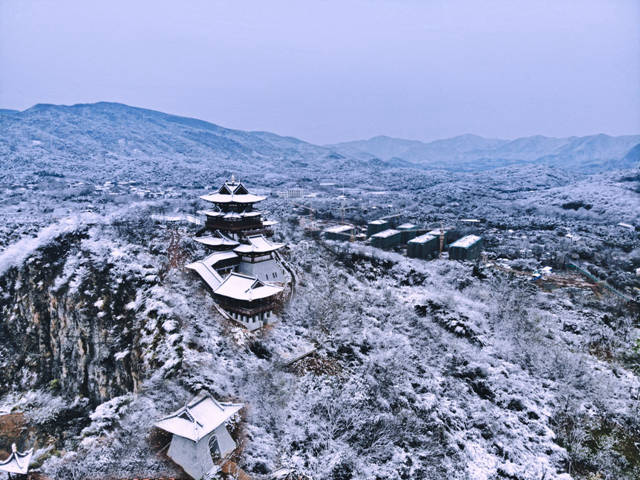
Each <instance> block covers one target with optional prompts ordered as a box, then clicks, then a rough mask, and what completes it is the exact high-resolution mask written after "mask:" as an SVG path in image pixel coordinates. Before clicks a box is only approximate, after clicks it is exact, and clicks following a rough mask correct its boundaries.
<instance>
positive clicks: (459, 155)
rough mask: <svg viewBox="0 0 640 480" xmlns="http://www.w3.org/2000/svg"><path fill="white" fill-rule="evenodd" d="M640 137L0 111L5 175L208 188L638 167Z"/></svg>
mask: <svg viewBox="0 0 640 480" xmlns="http://www.w3.org/2000/svg"><path fill="white" fill-rule="evenodd" d="M639 143H640V135H636V136H624V137H610V136H607V135H592V136H588V137H570V138H549V137H543V136H535V137H526V138H519V139H516V140H500V139H488V138H483V137H479V136H477V135H460V136H457V137H453V138H448V139H443V140H436V141H433V142H429V143H425V142H420V141H417V140H403V139H398V138H392V137H385V136H378V137H374V138H371V139H369V140H359V141H354V142H347V143H340V144H336V145H326V146H319V145H313V144H311V143H308V142H304V141H302V140H299V139H297V138H293V137H286V136H280V135H276V134H273V133H269V132H248V131H242V130H232V129H229V128H224V127H221V126H218V125H215V124H212V123H209V122H205V121H202V120H197V119H194V118H187V117H180V116H176V115H169V114H166V113H162V112H157V111H153V110H146V109H142V108H136V107H130V106H127V105H123V104H118V103H107V102H100V103H95V104H80V105H73V106H62V105H45V104H39V105H35V106H34V107H32V108H29V109H27V110H25V111H22V112H18V111H13V110H0V178H1V177H2V175H3V173H15V172H36V171H37V172H44V173H51V174H65V175H72V174H78V175H79V176H83V177H95V178H96V179H104V180H107V179H108V180H119V179H127V180H135V179H138V180H141V181H159V182H162V181H164V180H167V179H173V181H175V179H176V178H177V176H180V178H184V179H185V181H187V180H189V181H201V182H208V181H209V180H207V179H210V178H212V177H215V176H219V175H221V174H225V175H226V174H228V173H234V172H235V173H238V174H246V172H252V174H253V175H256V176H260V175H267V174H268V175H271V176H272V177H273V178H285V177H288V176H291V174H292V173H294V171H300V173H303V174H304V175H307V173H309V174H313V172H316V173H317V172H324V173H326V174H335V173H337V172H339V171H341V170H342V169H364V170H372V169H389V168H417V169H442V170H449V171H481V170H489V169H494V168H500V167H505V166H518V165H547V166H553V167H562V168H566V169H568V170H572V171H575V172H593V171H602V170H608V169H618V168H628V167H631V166H634V165H635V164H637V160H635V158H637V154H635V153H631V152H630V151H631V149H632V148H633V147H635V146H636V145H638V144H639Z"/></svg>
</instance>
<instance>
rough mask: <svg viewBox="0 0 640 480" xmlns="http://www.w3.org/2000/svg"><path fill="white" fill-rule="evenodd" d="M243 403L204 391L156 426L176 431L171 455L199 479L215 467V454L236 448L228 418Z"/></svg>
mask: <svg viewBox="0 0 640 480" xmlns="http://www.w3.org/2000/svg"><path fill="white" fill-rule="evenodd" d="M242 407H243V405H242V404H239V403H222V402H218V401H217V400H216V399H214V398H213V397H212V396H211V395H209V394H208V393H204V392H201V393H200V394H199V395H197V396H196V397H195V398H194V399H193V400H191V401H190V402H189V403H188V404H187V405H185V406H184V407H182V408H180V409H179V410H177V411H175V412H173V413H172V414H170V415H168V416H166V417H164V418H163V419H162V420H160V421H159V422H157V423H156V424H155V426H156V427H157V428H160V429H162V430H164V431H166V432H169V433H171V434H173V437H172V438H171V444H170V446H169V450H168V451H167V455H168V456H169V458H171V459H172V460H173V461H174V462H176V463H177V464H178V465H180V466H181V467H182V469H183V470H184V471H185V472H186V473H187V474H188V475H189V476H190V477H192V478H194V479H196V480H200V479H201V478H204V477H205V476H206V475H207V474H208V473H209V472H211V471H212V470H213V469H214V466H215V465H214V463H213V457H216V458H220V459H223V458H225V457H226V456H227V455H229V454H230V453H231V452H233V450H235V448H236V443H235V442H234V441H233V438H231V435H229V432H228V431H227V422H228V421H229V419H230V418H231V417H232V416H233V415H235V414H236V413H238V411H239V410H240V409H242Z"/></svg>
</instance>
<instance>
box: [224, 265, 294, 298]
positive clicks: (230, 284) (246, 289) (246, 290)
mask: <svg viewBox="0 0 640 480" xmlns="http://www.w3.org/2000/svg"><path fill="white" fill-rule="evenodd" d="M282 290H284V289H283V288H282V287H278V286H276V285H272V284H270V283H265V282H262V281H260V280H259V279H257V278H256V277H251V276H249V275H243V274H241V273H237V272H231V273H230V274H229V275H227V278H225V279H224V281H223V282H222V284H221V285H220V286H219V287H218V288H216V289H215V290H214V293H215V294H216V295H221V296H224V297H229V298H233V299H236V300H244V301H247V302H250V301H252V300H259V299H262V298H269V297H272V296H274V295H277V294H278V293H280V292H281V291H282Z"/></svg>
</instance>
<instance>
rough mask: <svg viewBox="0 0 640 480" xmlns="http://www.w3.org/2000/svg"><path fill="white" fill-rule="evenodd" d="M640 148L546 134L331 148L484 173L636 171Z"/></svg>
mask: <svg viewBox="0 0 640 480" xmlns="http://www.w3.org/2000/svg"><path fill="white" fill-rule="evenodd" d="M639 143H640V135H627V136H620V137H611V136H609V135H603V134H600V135H591V136H586V137H569V138H551V137H544V136H541V135H537V136H533V137H524V138H517V139H515V140H510V141H509V140H498V139H487V138H483V137H479V136H477V135H460V136H458V137H454V138H448V139H444V140H436V141H433V142H429V143H423V142H419V141H415V140H404V139H398V138H391V137H373V138H371V139H369V140H357V141H353V142H346V143H339V144H335V145H330V146H329V147H330V148H333V149H335V150H337V151H339V152H342V153H345V154H349V155H352V156H357V157H358V158H371V157H377V158H380V159H381V160H390V159H392V158H395V159H402V160H404V161H406V162H410V163H413V164H415V165H416V166H420V167H422V168H442V169H446V170H453V171H459V170H470V171H478V170H484V169H489V168H496V167H503V166H506V165H512V164H523V163H534V164H545V165H550V166H555V167H561V168H567V169H571V170H574V171H577V172H593V171H604V170H611V169H619V168H630V167H633V166H634V164H635V163H637V162H635V163H634V161H633V159H632V158H631V159H630V158H628V157H626V155H627V153H628V152H629V151H630V150H631V149H632V148H633V147H634V146H636V145H638V144H639Z"/></svg>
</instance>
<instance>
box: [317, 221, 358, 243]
mask: <svg viewBox="0 0 640 480" xmlns="http://www.w3.org/2000/svg"><path fill="white" fill-rule="evenodd" d="M353 234H355V227H354V226H353V225H336V226H334V227H329V228H327V229H326V230H325V231H324V236H325V238H326V239H327V240H343V241H349V240H350V239H351V236H352V235H353Z"/></svg>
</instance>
